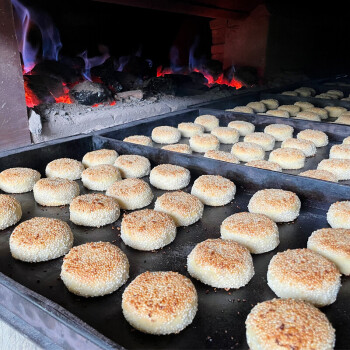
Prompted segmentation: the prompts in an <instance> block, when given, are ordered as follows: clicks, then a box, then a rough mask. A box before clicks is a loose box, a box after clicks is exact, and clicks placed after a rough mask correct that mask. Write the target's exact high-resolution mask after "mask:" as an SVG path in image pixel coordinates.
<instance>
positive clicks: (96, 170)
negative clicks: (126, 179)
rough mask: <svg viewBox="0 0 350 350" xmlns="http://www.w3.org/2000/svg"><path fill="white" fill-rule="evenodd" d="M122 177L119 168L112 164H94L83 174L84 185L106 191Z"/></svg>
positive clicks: (90, 188) (91, 188)
mask: <svg viewBox="0 0 350 350" xmlns="http://www.w3.org/2000/svg"><path fill="white" fill-rule="evenodd" d="M121 179H122V177H121V175H120V172H119V170H118V169H117V168H116V167H115V166H114V165H110V164H101V165H93V166H91V167H89V168H87V169H85V170H84V171H83V173H82V175H81V180H82V182H83V185H84V186H85V187H86V188H88V189H89V190H94V191H106V190H107V188H108V187H110V186H111V185H112V184H114V182H116V181H120V180H121Z"/></svg>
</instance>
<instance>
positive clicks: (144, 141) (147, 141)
mask: <svg viewBox="0 0 350 350" xmlns="http://www.w3.org/2000/svg"><path fill="white" fill-rule="evenodd" d="M123 141H124V142H129V143H136V144H137V145H142V146H149V147H152V146H153V142H152V139H151V138H150V137H148V136H144V135H132V136H128V137H126V138H125V139H124V140H123Z"/></svg>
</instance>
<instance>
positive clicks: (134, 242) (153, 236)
mask: <svg viewBox="0 0 350 350" xmlns="http://www.w3.org/2000/svg"><path fill="white" fill-rule="evenodd" d="M120 232H121V236H120V237H121V239H122V240H123V242H124V243H125V244H126V245H128V246H129V247H132V248H134V249H137V250H144V251H150V250H154V249H159V248H163V247H164V246H166V245H168V244H170V243H171V242H172V241H173V240H174V239H175V237H176V225H175V222H174V220H173V219H172V218H171V217H170V216H169V215H168V214H166V213H162V212H160V211H155V210H151V209H143V210H138V211H134V212H132V213H130V214H128V215H125V216H124V218H123V220H122V225H121V231H120Z"/></svg>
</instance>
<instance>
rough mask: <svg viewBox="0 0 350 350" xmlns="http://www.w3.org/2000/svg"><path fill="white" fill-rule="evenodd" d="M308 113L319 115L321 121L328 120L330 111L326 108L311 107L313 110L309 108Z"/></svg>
mask: <svg viewBox="0 0 350 350" xmlns="http://www.w3.org/2000/svg"><path fill="white" fill-rule="evenodd" d="M307 111H308V112H312V113H315V114H317V115H318V116H319V117H320V118H321V119H327V118H328V111H327V110H326V109H324V108H319V107H311V108H308V109H307Z"/></svg>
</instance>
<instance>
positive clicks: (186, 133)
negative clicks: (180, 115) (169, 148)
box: [177, 123, 204, 137]
mask: <svg viewBox="0 0 350 350" xmlns="http://www.w3.org/2000/svg"><path fill="white" fill-rule="evenodd" d="M177 128H178V129H179V131H180V132H181V136H182V137H191V136H194V135H198V134H203V133H204V126H202V125H199V124H195V123H180V124H179V125H178V126H177Z"/></svg>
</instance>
